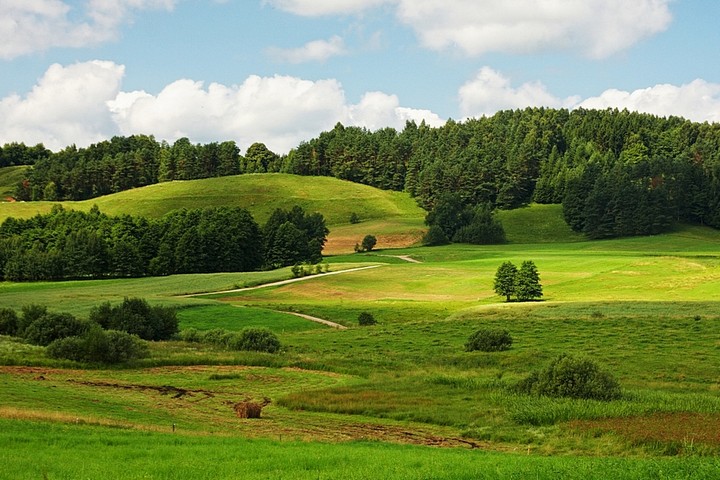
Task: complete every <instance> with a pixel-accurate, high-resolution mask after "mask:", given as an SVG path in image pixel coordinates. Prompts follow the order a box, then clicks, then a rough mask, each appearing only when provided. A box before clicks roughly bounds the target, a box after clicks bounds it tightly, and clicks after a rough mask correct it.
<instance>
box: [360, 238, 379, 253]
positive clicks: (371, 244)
mask: <svg viewBox="0 0 720 480" xmlns="http://www.w3.org/2000/svg"><path fill="white" fill-rule="evenodd" d="M376 243H377V238H375V235H365V238H363V241H362V244H361V245H360V246H361V247H362V249H363V251H365V252H369V251H370V250H372V249H373V248H375V244H376Z"/></svg>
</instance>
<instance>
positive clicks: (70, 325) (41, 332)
mask: <svg viewBox="0 0 720 480" xmlns="http://www.w3.org/2000/svg"><path fill="white" fill-rule="evenodd" d="M88 326H89V324H88V323H87V322H84V321H82V320H78V319H77V318H75V317H74V316H73V315H71V314H69V313H46V314H45V315H43V316H42V317H40V318H38V319H36V320H34V321H33V322H32V323H31V324H30V325H28V326H27V328H25V331H24V332H23V333H22V336H23V338H25V340H27V341H28V342H29V343H32V344H34V345H42V346H47V345H49V344H50V343H51V342H53V341H54V340H58V339H61V338H67V337H75V336H79V335H82V334H83V333H85V332H86V331H87V330H88Z"/></svg>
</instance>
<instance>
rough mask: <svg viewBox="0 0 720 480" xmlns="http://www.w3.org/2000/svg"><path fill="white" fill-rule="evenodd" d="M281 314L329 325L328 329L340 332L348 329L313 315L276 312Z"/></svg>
mask: <svg viewBox="0 0 720 480" xmlns="http://www.w3.org/2000/svg"><path fill="white" fill-rule="evenodd" d="M276 311H277V312H280V313H287V314H290V315H295V316H296V317H300V318H304V319H305V320H310V321H311V322H317V323H322V324H323V325H327V326H328V327H332V328H337V329H338V330H347V327H346V326H345V325H340V324H339V323H335V322H331V321H330V320H325V319H324V318H318V317H313V316H312V315H305V314H304V313H297V312H288V311H285V310H276Z"/></svg>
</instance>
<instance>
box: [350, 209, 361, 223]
mask: <svg viewBox="0 0 720 480" xmlns="http://www.w3.org/2000/svg"><path fill="white" fill-rule="evenodd" d="M350 223H352V224H353V225H354V224H356V223H360V215H358V214H357V213H355V212H352V213H351V214H350Z"/></svg>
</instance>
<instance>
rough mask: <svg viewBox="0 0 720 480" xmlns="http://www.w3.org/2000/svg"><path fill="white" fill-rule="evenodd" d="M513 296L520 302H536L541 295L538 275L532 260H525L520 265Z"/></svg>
mask: <svg viewBox="0 0 720 480" xmlns="http://www.w3.org/2000/svg"><path fill="white" fill-rule="evenodd" d="M515 295H517V299H518V300H520V301H521V302H527V301H529V300H536V299H538V298H541V297H542V295H543V291H542V285H540V275H539V274H538V271H537V267H536V266H535V263H534V262H533V261H532V260H526V261H524V262H523V263H522V265H520V270H519V271H518V273H517V277H516V281H515Z"/></svg>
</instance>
